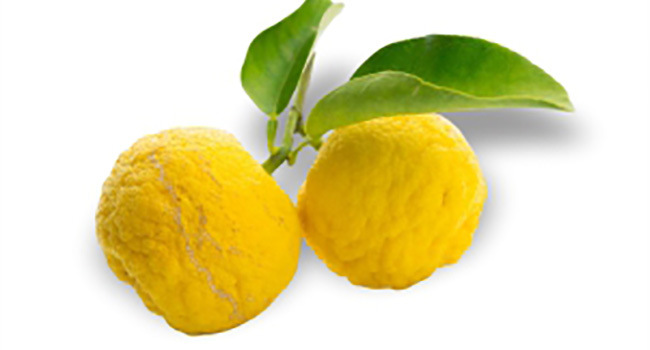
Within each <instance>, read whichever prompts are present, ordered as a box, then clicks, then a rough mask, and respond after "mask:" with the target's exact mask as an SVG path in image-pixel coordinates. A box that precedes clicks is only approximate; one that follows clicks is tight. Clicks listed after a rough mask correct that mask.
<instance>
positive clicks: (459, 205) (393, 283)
mask: <svg viewBox="0 0 650 350" xmlns="http://www.w3.org/2000/svg"><path fill="white" fill-rule="evenodd" d="M486 196H487V188H486V185H485V182H484V180H483V176H482V174H481V170H480V168H479V165H478V162H477V160H476V157H475V155H474V153H473V151H472V149H471V148H470V146H469V145H468V144H467V142H466V141H465V139H464V138H463V136H462V135H461V133H460V131H458V129H456V127H454V126H453V125H452V124H451V123H450V122H449V121H447V120H446V119H444V118H443V117H441V116H439V115H410V116H399V117H385V118H379V119H373V120H370V121H366V122H362V123H359V124H354V125H351V126H347V127H343V128H341V129H338V130H336V131H335V132H334V133H332V135H331V136H330V137H329V139H328V140H327V141H326V142H325V143H324V145H323V147H322V148H321V150H320V151H319V153H318V157H317V159H316V161H315V163H314V166H313V167H312V169H311V170H310V171H309V174H308V176H307V180H306V181H305V183H304V184H303V187H302V189H301V191H300V194H299V199H298V211H299V215H300V218H301V220H302V223H303V228H304V233H305V237H306V239H307V243H308V244H309V245H310V246H311V247H312V248H313V249H314V250H315V252H316V254H317V255H318V256H319V257H320V258H321V259H323V260H324V261H325V263H326V264H327V266H328V267H329V268H330V269H331V270H333V271H334V272H336V273H337V274H339V275H341V276H346V277H347V278H348V279H349V280H350V282H352V283H353V284H357V285H362V286H366V287H370V288H394V289H402V288H406V287H409V286H411V285H413V284H414V283H417V282H419V281H421V280H423V279H425V278H427V277H428V276H429V275H431V274H432V273H433V272H434V271H435V269H436V268H438V267H441V266H444V265H448V264H453V263H455V262H456V261H457V260H458V259H459V258H460V257H461V255H462V254H463V252H464V251H465V250H466V249H467V247H468V246H469V245H470V243H471V240H472V234H473V232H474V230H475V229H476V227H477V225H478V219H479V215H480V213H481V210H482V208H483V202H484V201H485V198H486Z"/></svg>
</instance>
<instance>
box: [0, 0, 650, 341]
mask: <svg viewBox="0 0 650 350" xmlns="http://www.w3.org/2000/svg"><path fill="white" fill-rule="evenodd" d="M299 4H300V1H299V0H283V1H278V0H274V1H268V0H239V1H216V0H211V1H161V0H156V1H153V0H151V1H142V0H113V1H88V0H78V1H72V0H59V1H46V0H42V1H32V0H16V1H2V3H1V5H0V6H1V8H0V29H1V31H0V33H1V34H0V50H1V51H0V348H2V349H3V350H4V349H38V348H44V347H48V348H51V347H61V346H66V347H67V348H73V349H74V348H82V347H83V348H93V349H118V348H121V349H127V348H136V347H139V348H145V347H146V348H151V349H161V350H162V349H251V348H254V347H258V348H272V349H275V348H278V349H304V348H316V349H336V348H358V349H368V348H378V349H379V348H425V347H426V348H434V349H478V348H487V349H647V348H649V347H650V258H649V256H650V254H649V253H650V239H649V234H650V227H649V220H648V217H649V216H650V205H649V195H650V188H649V182H650V143H649V133H650V3H649V2H648V1H632V0H619V1H615V2H611V1H577V0H547V1H534V2H533V1H517V0H511V1H509V0H492V1H478V0H454V1H417V0H399V1H378V0H363V1H362V0H348V1H347V4H346V5H347V6H346V8H345V9H344V11H343V13H342V14H341V16H340V17H338V18H337V19H336V20H335V21H334V22H333V23H332V25H331V26H330V28H329V30H328V32H327V33H326V34H325V35H324V36H323V38H322V40H321V41H320V43H319V47H318V49H317V51H318V57H317V62H316V67H315V74H314V77H313V80H314V83H313V89H312V90H311V91H310V95H309V96H310V103H309V105H313V103H314V102H315V101H316V100H317V98H318V97H320V96H322V95H323V94H324V93H326V92H327V91H329V90H331V89H332V88H334V87H336V86H337V85H339V84H341V83H343V82H344V81H345V80H346V79H347V78H348V77H349V76H350V75H351V73H352V72H353V71H354V70H355V68H356V67H357V66H358V65H359V64H360V63H361V62H362V61H363V60H364V59H365V58H367V57H368V56H369V55H370V54H372V53H373V52H374V51H375V50H377V49H379V48H380V47H382V46H384V45H385V44H388V43H391V42H394V41H397V40H401V39H406V38H411V37H416V36H421V35H425V34H430V33H449V34H467V35H474V36H480V37H483V38H486V39H489V40H492V41H495V42H498V43H501V44H503V45H505V46H506V47H509V48H511V49H513V50H515V51H517V52H519V53H521V54H523V55H524V56H526V57H528V58H529V59H530V60H532V61H533V62H534V63H536V64H538V65H539V66H541V67H542V68H544V69H545V70H546V71H547V72H549V73H550V74H551V75H553V76H554V77H555V78H556V79H558V80H559V81H560V82H561V83H562V84H563V85H564V86H565V87H566V88H567V90H568V91H569V93H570V95H571V98H572V100H573V102H574V104H575V106H576V109H577V112H576V113H573V114H567V113H560V112H554V111H546V110H513V111H488V112H480V113H462V114H457V115H452V116H450V118H451V119H452V121H454V122H455V123H457V125H458V126H459V127H460V129H461V130H462V131H463V132H464V133H465V135H466V137H467V138H468V140H469V142H470V143H471V144H472V146H473V147H474V148H475V151H476V153H477V154H478V156H479V159H480V161H481V164H482V167H483V170H484V172H485V175H486V177H487V181H488V183H489V189H490V196H489V200H488V202H487V204H486V207H485V211H484V215H483V217H482V221H481V225H480V227H479V229H478V231H477V232H476V235H475V242H474V244H473V245H472V247H471V248H470V249H469V251H468V252H467V253H466V254H465V256H464V258H463V259H461V261H460V262H459V263H458V264H456V265H454V266H452V267H448V268H444V269H441V270H438V271H437V272H436V273H435V274H434V275H433V276H432V277H431V278H429V279H428V280H426V281H424V282H422V283H419V284H417V285H416V286H414V287H412V288H410V289H408V290H404V291H399V292H395V291H385V290H384V291H374V290H368V289H364V288H359V287H354V286H352V285H350V284H349V283H348V282H347V281H346V280H345V279H344V278H340V277H337V276H335V275H334V274H333V273H331V272H329V271H328V270H327V268H326V267H325V266H324V265H323V264H322V263H321V262H320V261H319V260H318V259H317V258H316V257H315V256H314V254H313V252H312V251H311V250H310V249H309V248H307V247H304V249H303V253H302V257H301V260H300V265H299V270H298V272H297V274H296V276H295V278H294V280H293V281H292V283H291V284H290V285H289V287H288V288H287V289H286V290H285V292H284V293H283V294H281V296H280V297H279V298H278V299H277V300H276V302H275V303H274V304H273V305H272V306H271V307H270V308H269V309H268V310H266V311H265V312H264V313H262V314H261V315H260V316H259V317H257V318H255V319H254V320H252V321H250V322H248V323H246V324H245V325H243V326H241V327H239V328H237V329H234V330H231V331H229V332H226V333H222V334H216V335H211V336H202V337H188V336H186V335H184V334H182V333H179V332H177V331H174V330H173V329H171V328H169V327H168V326H167V325H166V323H165V322H164V321H163V319H162V318H160V317H158V316H155V315H153V314H151V313H150V312H149V311H147V310H146V308H145V307H144V306H143V304H142V303H141V301H140V300H139V298H138V297H137V296H136V294H135V293H134V292H133V291H132V290H131V288H130V287H128V286H127V285H125V284H123V283H121V282H119V281H118V280H117V279H116V278H115V277H114V276H113V275H112V273H111V271H110V270H109V269H108V267H107V265H106V263H105V261H104V258H103V255H102V253H101V250H100V248H99V246H98V245H97V243H96V239H95V234H94V211H95V207H96V204H97V201H98V199H99V195H100V189H101V185H102V182H103V181H104V179H105V177H106V176H107V175H108V174H109V171H110V170H111V168H112V166H113V162H114V161H115V159H116V158H117V156H118V155H119V153H120V152H121V151H123V150H125V149H126V148H128V147H129V146H130V145H131V144H132V143H133V142H134V141H135V140H136V139H138V138H139V137H141V136H143V135H144V134H148V133H155V132H158V131H160V130H162V129H167V128H170V127H174V126H195V125H206V126H214V127H218V128H223V129H226V130H229V131H230V132H232V133H234V134H235V135H236V136H237V137H238V138H239V139H240V140H241V142H242V143H243V144H244V146H245V147H246V148H247V149H248V150H250V152H251V153H252V154H253V155H254V156H255V157H256V158H257V159H259V160H260V161H261V160H263V159H264V158H265V156H266V150H265V140H264V138H265V131H264V127H265V120H264V116H263V115H262V114H261V113H260V112H258V111H257V110H256V109H255V106H254V105H253V103H252V102H251V101H250V100H249V99H248V97H247V96H246V94H245V93H244V91H243V89H242V88H241V85H240V82H239V70H240V67H241V64H242V63H243V59H244V56H245V53H246V49H247V47H248V44H249V42H250V41H251V40H252V39H253V37H254V36H255V35H256V34H257V33H259V32H260V31H261V30H263V29H265V28H266V27H268V26H270V25H272V24H274V23H275V22H276V21H278V20H280V19H281V18H283V17H284V16H285V15H287V14H289V13H290V12H291V11H293V10H294V9H295V8H297V7H298V5H299ZM314 155H315V154H314V152H313V151H309V152H304V153H302V154H301V156H300V159H299V162H298V164H297V166H296V167H294V168H287V167H283V168H282V169H281V170H279V171H278V172H277V173H276V178H277V180H278V181H279V183H280V184H281V185H282V187H283V188H284V189H285V190H286V191H287V192H288V193H289V194H290V195H291V197H292V198H294V199H295V196H296V192H297V189H298V187H299V185H300V183H301V182H302V180H303V179H304V176H305V173H306V171H307V169H308V168H309V165H310V164H311V162H312V161H313V159H314Z"/></svg>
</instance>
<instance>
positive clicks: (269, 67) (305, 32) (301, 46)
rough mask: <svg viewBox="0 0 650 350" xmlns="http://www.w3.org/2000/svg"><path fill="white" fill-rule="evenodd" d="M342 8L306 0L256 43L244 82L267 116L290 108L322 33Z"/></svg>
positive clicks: (326, 1) (248, 57)
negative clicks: (292, 98) (292, 97)
mask: <svg viewBox="0 0 650 350" xmlns="http://www.w3.org/2000/svg"><path fill="white" fill-rule="evenodd" d="M342 7H343V5H341V4H333V3H332V2H331V1H330V0H306V1H305V2H304V3H303V4H302V6H300V8H298V10H296V11H295V12H294V13H292V14H291V15H289V16H288V17H287V18H285V19H283V20H282V21H281V22H279V23H277V24H276V25H274V26H272V27H270V28H268V29H267V30H265V31H263V32H262V33H260V34H259V35H258V36H257V37H256V38H255V39H254V40H253V42H252V43H251V45H250V47H249V48H248V53H247V54H246V60H245V61H244V66H243V67H242V72H241V81H242V85H243V86H244V90H246V93H247V94H248V95H249V96H250V98H251V99H252V100H253V102H255V104H256V105H257V106H258V107H259V108H260V109H261V110H262V111H263V112H264V113H266V114H268V115H270V116H272V117H275V116H277V115H278V114H280V113H282V111H283V110H284V109H285V108H286V107H287V105H288V104H289V101H290V100H291V96H292V95H293V93H294V91H295V89H296V86H297V85H298V81H299V80H300V76H301V74H302V72H303V70H304V69H305V65H306V64H307V61H308V59H309V57H310V55H311V53H312V49H313V47H314V44H315V42H316V39H317V38H318V36H319V33H321V32H322V31H323V30H324V29H325V28H326V27H327V25H328V24H329V23H330V22H331V21H332V19H333V18H334V17H335V16H336V15H337V14H338V13H339V12H340V11H341V9H342Z"/></svg>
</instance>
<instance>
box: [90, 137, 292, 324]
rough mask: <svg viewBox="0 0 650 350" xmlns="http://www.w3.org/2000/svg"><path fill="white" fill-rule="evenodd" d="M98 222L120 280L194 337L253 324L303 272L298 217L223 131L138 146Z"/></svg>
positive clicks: (115, 179)
mask: <svg viewBox="0 0 650 350" xmlns="http://www.w3.org/2000/svg"><path fill="white" fill-rule="evenodd" d="M96 221H97V236H98V238H99V243H100V245H101V247H102V248H103V250H104V253H105V255H106V258H107V259H108V264H109V265H110V267H111V269H112V270H113V272H114V273H115V274H116V275H117V277H118V278H119V279H121V280H122V281H125V282H127V283H129V284H131V285H132V286H133V287H134V288H135V290H136V291H137V292H138V294H139V295H140V297H141V298H142V300H143V301H144V303H145V305H146V306H147V307H148V308H149V309H150V310H151V311H153V312H154V313H157V314H159V315H162V316H163V317H164V318H165V319H166V320H167V322H168V323H169V324H170V325H171V326H172V327H174V328H176V329H178V330H180V331H183V332H185V333H188V334H202V333H214V332H220V331H224V330H227V329H230V328H233V327H235V326H237V325H239V324H242V323H244V322H245V321H247V320H249V319H251V318H253V317H255V316H256V315H257V314H259V313H260V312H262V311H263V310H264V309H265V308H266V307H267V306H269V304H270V303H271V302H272V301H273V300H274V299H275V297H276V296H277V295H278V294H279V293H280V292H281V291H282V290H283V289H284V288H285V287H286V286H287V284H288V283H289V281H290V280H291V278H292V276H293V274H294V272H295V270H296V267H297V262H298V255H299V249H300V236H301V229H300V222H299V220H298V216H297V213H296V209H295V207H294V206H293V204H292V203H291V201H290V199H289V198H288V197H287V195H286V194H285V193H284V192H283V191H282V190H281V189H280V188H279V187H278V185H277V184H276V182H275V181H274V180H273V178H271V177H270V176H269V175H268V174H267V173H266V172H265V171H264V170H263V169H262V167H261V166H260V165H259V164H257V163H256V162H255V160H254V159H253V158H252V157H251V156H250V155H249V154H248V153H247V152H246V151H245V150H244V149H243V147H242V146H241V145H240V144H239V143H238V142H237V140H235V138H234V137H233V136H231V135H230V134H228V133H225V132H222V131H219V130H213V129H206V128H188V129H173V130H169V131H165V132H162V133H160V134H157V135H150V136H146V137H144V138H142V139H140V140H139V141H138V142H136V143H135V144H134V145H133V146H132V147H131V148H130V149H129V150H128V151H126V152H124V153H123V154H122V155H121V156H120V157H119V159H118V160H117V163H116V164H115V167H114V169H113V171H112V173H111V175H110V177H109V178H108V180H106V183H105V184H104V187H103V193H102V196H101V201H100V204H99V209H98V211H97V217H96Z"/></svg>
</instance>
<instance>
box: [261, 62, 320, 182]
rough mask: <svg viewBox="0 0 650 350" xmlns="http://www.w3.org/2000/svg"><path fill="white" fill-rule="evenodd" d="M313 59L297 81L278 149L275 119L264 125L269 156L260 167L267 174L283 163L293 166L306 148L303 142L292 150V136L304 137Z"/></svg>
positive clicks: (272, 118)
mask: <svg viewBox="0 0 650 350" xmlns="http://www.w3.org/2000/svg"><path fill="white" fill-rule="evenodd" d="M314 57H315V55H314V54H312V55H311V56H310V57H309V61H307V66H305V70H304V71H303V72H302V75H301V76H300V80H299V81H298V87H297V92H296V99H295V101H294V104H293V106H291V109H290V110H289V119H288V120H287V124H286V125H285V126H284V134H283V136H282V144H281V145H280V147H275V135H276V133H277V129H278V121H277V118H274V117H271V119H270V120H269V121H268V123H267V124H266V138H267V145H268V148H269V152H270V154H271V155H270V156H269V158H268V159H267V160H266V161H264V163H262V167H263V168H264V170H266V172H267V173H269V174H273V172H274V171H275V170H276V169H277V168H278V167H280V165H282V163H284V162H285V161H287V162H288V163H289V165H293V163H295V161H296V156H297V155H298V152H300V150H302V149H303V147H305V146H306V144H304V142H303V143H301V144H300V145H299V146H298V147H297V148H296V149H295V150H293V135H294V134H301V135H303V136H304V135H305V132H304V126H303V117H302V111H303V106H304V104H305V96H306V95H307V88H308V87H309V80H310V79H311V71H312V67H313V66H314Z"/></svg>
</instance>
